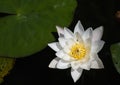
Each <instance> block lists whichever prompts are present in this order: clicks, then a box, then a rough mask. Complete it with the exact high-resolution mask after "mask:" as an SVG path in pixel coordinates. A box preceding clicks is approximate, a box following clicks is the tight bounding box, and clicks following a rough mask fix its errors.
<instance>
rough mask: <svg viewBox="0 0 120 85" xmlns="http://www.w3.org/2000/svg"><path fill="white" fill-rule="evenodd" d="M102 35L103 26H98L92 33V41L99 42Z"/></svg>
mask: <svg viewBox="0 0 120 85" xmlns="http://www.w3.org/2000/svg"><path fill="white" fill-rule="evenodd" d="M102 35H103V26H100V27H98V28H96V29H95V30H94V31H93V39H92V41H93V42H94V41H97V40H100V39H101V38H102Z"/></svg>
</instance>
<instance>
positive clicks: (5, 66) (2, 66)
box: [0, 57, 15, 83]
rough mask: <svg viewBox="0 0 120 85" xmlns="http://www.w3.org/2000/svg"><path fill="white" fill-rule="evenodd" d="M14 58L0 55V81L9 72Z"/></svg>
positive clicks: (0, 81)
mask: <svg viewBox="0 0 120 85" xmlns="http://www.w3.org/2000/svg"><path fill="white" fill-rule="evenodd" d="M14 62H15V59H13V58H4V57H0V83H2V82H3V78H4V77H5V76H6V75H7V74H8V73H9V71H10V70H11V69H12V67H13V65H14Z"/></svg>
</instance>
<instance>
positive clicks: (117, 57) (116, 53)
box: [111, 43, 120, 73]
mask: <svg viewBox="0 0 120 85" xmlns="http://www.w3.org/2000/svg"><path fill="white" fill-rule="evenodd" d="M111 52H112V59H113V63H114V65H115V67H116V69H117V71H118V72H119V73H120V43H117V44H113V45H112V46H111Z"/></svg>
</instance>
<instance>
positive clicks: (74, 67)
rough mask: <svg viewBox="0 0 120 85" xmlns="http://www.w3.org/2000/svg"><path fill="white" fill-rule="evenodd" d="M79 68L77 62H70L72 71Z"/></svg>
mask: <svg viewBox="0 0 120 85" xmlns="http://www.w3.org/2000/svg"><path fill="white" fill-rule="evenodd" d="M79 66H80V62H77V61H72V62H71V67H72V68H73V69H78V68H79Z"/></svg>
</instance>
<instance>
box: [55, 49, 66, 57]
mask: <svg viewBox="0 0 120 85" xmlns="http://www.w3.org/2000/svg"><path fill="white" fill-rule="evenodd" d="M56 56H57V57H59V58H63V56H65V52H64V51H63V50H60V51H58V52H57V53H56Z"/></svg>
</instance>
